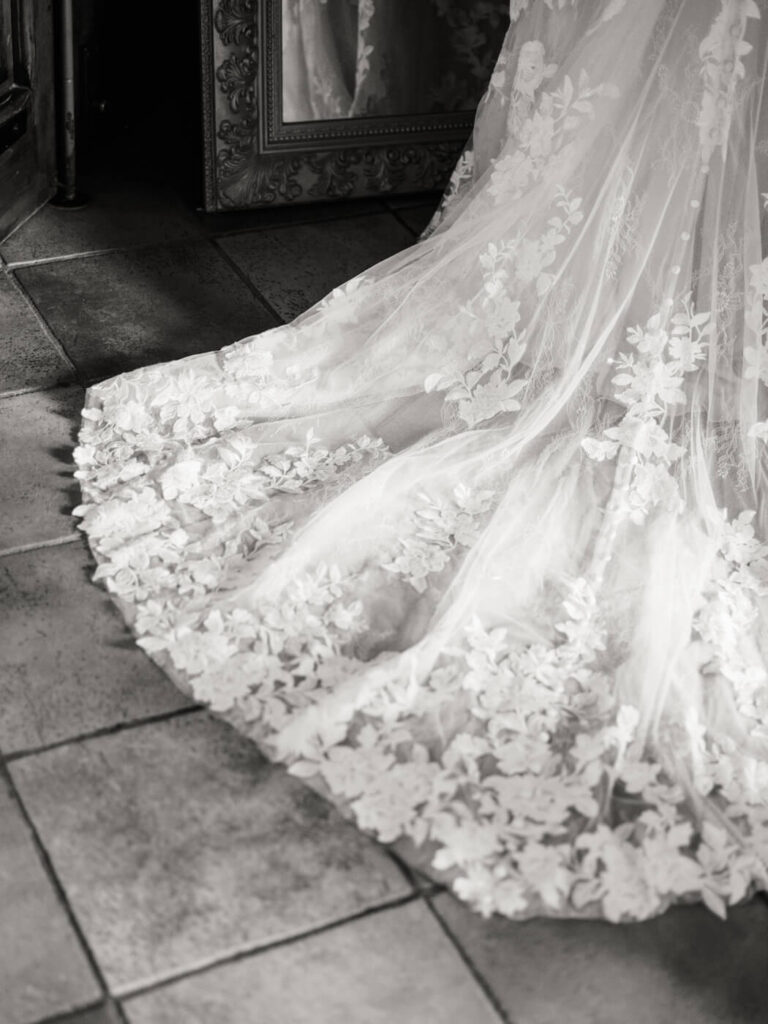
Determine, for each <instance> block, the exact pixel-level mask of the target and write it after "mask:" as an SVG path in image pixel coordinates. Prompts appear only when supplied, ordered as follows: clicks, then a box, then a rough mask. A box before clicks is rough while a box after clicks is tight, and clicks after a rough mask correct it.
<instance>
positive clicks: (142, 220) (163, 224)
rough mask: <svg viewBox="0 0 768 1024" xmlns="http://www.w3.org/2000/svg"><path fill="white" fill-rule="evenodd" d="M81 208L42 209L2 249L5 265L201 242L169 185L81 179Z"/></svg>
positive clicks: (196, 227)
mask: <svg viewBox="0 0 768 1024" xmlns="http://www.w3.org/2000/svg"><path fill="white" fill-rule="evenodd" d="M79 187H80V188H82V190H83V192H84V193H85V194H86V195H87V196H88V197H89V201H88V203H87V205H86V206H85V207H83V209H81V210H61V209H57V208H56V207H55V206H51V205H50V204H49V205H48V206H45V207H43V209H42V210H40V212H39V213H37V214H35V216H34V217H31V218H30V219H29V220H28V221H26V223H24V224H22V225H21V227H20V228H19V229H18V230H17V231H15V232H14V233H13V234H12V235H10V236H9V237H8V238H7V239H6V240H5V241H4V242H3V244H2V246H0V253H1V254H2V255H3V257H4V258H5V259H6V260H7V262H8V263H10V264H14V263H19V262H24V261H28V260H30V261H31V260H44V259H51V258H52V257H57V256H72V255H75V254H78V253H89V252H99V251H101V250H104V249H122V248H129V247H132V246H137V245H151V244H156V243H162V242H171V241H176V240H178V239H185V238H199V237H200V234H201V227H200V225H199V223H198V220H197V217H196V216H195V212H194V210H192V209H189V208H187V207H185V206H184V204H183V203H182V202H181V200H180V199H179V197H178V196H177V195H176V193H175V192H174V191H172V190H171V189H170V188H168V187H167V186H164V185H161V184H158V183H155V182H148V181H142V180H135V179H134V180H131V179H125V178H122V179H121V178H120V177H116V176H114V175H103V176H99V177H96V178H88V177H86V178H84V179H83V180H82V181H81V182H80V183H79Z"/></svg>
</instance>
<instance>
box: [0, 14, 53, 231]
mask: <svg viewBox="0 0 768 1024" xmlns="http://www.w3.org/2000/svg"><path fill="white" fill-rule="evenodd" d="M55 190H56V146H55V137H54V90H53V0H0V238H4V237H5V236H6V235H7V234H8V233H9V232H10V231H12V230H13V228H14V227H15V226H16V225H17V224H19V223H20V222H21V221H23V220H24V219H25V218H26V217H28V216H29V215H30V214H31V213H33V212H34V211H35V210H36V209H37V208H38V207H39V206H41V205H42V204H43V203H44V202H45V201H46V200H47V199H49V198H50V197H51V196H52V195H53V193H54V192H55Z"/></svg>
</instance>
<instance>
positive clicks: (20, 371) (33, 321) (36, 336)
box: [0, 273, 73, 393]
mask: <svg viewBox="0 0 768 1024" xmlns="http://www.w3.org/2000/svg"><path fill="white" fill-rule="evenodd" d="M72 376H73V373H72V368H71V367H70V366H69V365H68V364H67V363H66V361H65V360H64V359H63V358H62V357H61V356H60V355H59V353H58V352H57V351H56V349H55V348H54V346H53V344H52V343H51V341H50V340H49V339H48V337H47V336H46V333H45V331H44V330H43V328H42V326H41V324H40V323H39V321H38V320H37V317H36V316H35V315H34V313H33V312H32V308H31V306H30V305H29V303H28V302H27V301H26V300H25V299H24V297H23V296H22V294H21V293H20V292H19V290H18V289H17V288H15V287H14V285H13V283H12V282H11V280H10V279H9V278H8V277H7V276H6V275H5V274H1V273H0V393H2V392H4V391H14V390H16V389H18V388H35V387H37V388H47V387H51V386H53V385H54V384H62V383H65V382H66V381H69V380H71V379H72Z"/></svg>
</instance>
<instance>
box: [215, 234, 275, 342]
mask: <svg viewBox="0 0 768 1024" xmlns="http://www.w3.org/2000/svg"><path fill="white" fill-rule="evenodd" d="M209 241H210V243H211V245H212V246H213V248H214V249H215V250H216V252H218V253H219V255H220V256H222V257H223V259H224V260H225V261H226V263H227V264H228V265H229V267H230V269H231V270H234V272H235V273H236V274H237V276H238V277H239V278H240V280H241V281H242V282H243V284H244V285H245V286H246V287H247V288H248V290H249V291H250V292H251V294H252V295H253V296H254V297H255V298H256V299H258V301H259V302H260V303H261V304H262V306H264V307H265V309H266V310H267V311H268V312H269V313H271V314H272V316H274V317H276V319H277V324H278V325H280V324H285V323H286V320H285V317H283V316H281V315H280V313H278V311H277V310H276V309H275V307H274V306H273V305H272V303H271V302H270V301H269V300H268V299H266V298H265V297H264V296H263V295H262V294H261V292H260V291H259V289H258V288H257V287H256V285H255V284H254V283H253V281H251V279H250V278H249V277H248V275H247V274H246V273H245V271H244V270H243V269H242V268H241V267H240V266H238V264H237V263H236V262H235V261H234V260H233V259H232V257H231V256H230V255H229V253H228V252H227V251H226V249H224V248H223V247H222V246H221V245H219V241H218V239H217V238H211V239H209Z"/></svg>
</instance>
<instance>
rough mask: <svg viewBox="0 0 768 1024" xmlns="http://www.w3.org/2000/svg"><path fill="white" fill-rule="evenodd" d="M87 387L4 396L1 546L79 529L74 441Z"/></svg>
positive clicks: (0, 402)
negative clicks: (76, 511) (76, 519)
mask: <svg viewBox="0 0 768 1024" xmlns="http://www.w3.org/2000/svg"><path fill="white" fill-rule="evenodd" d="M83 394H84V393H83V390H82V388H76V387H68V388H51V389H50V390H49V391H38V392H35V393H33V394H28V395H16V396H14V397H12V398H3V399H0V437H2V439H3V443H2V444H1V445H0V480H2V482H3V485H2V488H3V490H2V493H3V515H2V518H0V552H2V551H4V550H6V549H8V548H12V547H18V546H20V545H23V544H39V543H40V542H42V541H47V540H55V539H56V538H57V537H66V536H67V535H68V534H74V533H75V525H76V524H75V520H74V519H73V518H72V515H71V511H72V509H73V508H74V506H75V505H76V504H77V502H78V500H79V498H78V493H79V492H78V489H77V487H76V486H75V480H74V478H73V476H72V473H73V466H72V458H71V456H72V445H73V438H74V431H75V428H76V424H77V423H78V422H79V412H80V409H81V408H82V405H83Z"/></svg>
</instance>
